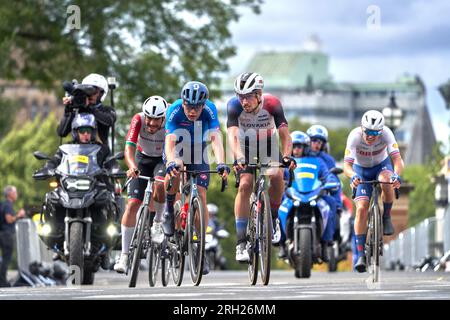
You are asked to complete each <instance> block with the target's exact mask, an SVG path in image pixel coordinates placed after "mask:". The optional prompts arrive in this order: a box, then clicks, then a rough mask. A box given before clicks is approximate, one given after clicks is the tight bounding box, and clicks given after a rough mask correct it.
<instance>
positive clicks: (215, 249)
mask: <svg viewBox="0 0 450 320" xmlns="http://www.w3.org/2000/svg"><path fill="white" fill-rule="evenodd" d="M229 236H230V233H229V232H228V231H227V230H225V229H223V228H220V227H217V225H216V224H215V223H211V221H210V223H209V225H208V227H207V228H206V237H205V252H206V258H207V259H208V262H209V267H210V268H211V270H216V269H219V270H225V269H226V263H227V260H226V258H225V257H224V256H223V250H222V246H221V245H220V240H221V239H225V238H228V237H229Z"/></svg>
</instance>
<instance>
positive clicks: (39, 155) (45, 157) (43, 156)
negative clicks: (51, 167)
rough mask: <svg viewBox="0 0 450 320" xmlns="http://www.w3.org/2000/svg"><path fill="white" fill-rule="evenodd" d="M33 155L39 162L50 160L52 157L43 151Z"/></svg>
mask: <svg viewBox="0 0 450 320" xmlns="http://www.w3.org/2000/svg"><path fill="white" fill-rule="evenodd" d="M33 155H34V157H35V158H36V159H38V160H50V157H49V156H48V155H47V154H45V153H43V152H41V151H35V152H33Z"/></svg>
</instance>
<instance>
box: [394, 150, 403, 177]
mask: <svg viewBox="0 0 450 320" xmlns="http://www.w3.org/2000/svg"><path fill="white" fill-rule="evenodd" d="M391 160H392V163H393V165H394V172H395V173H397V174H398V175H401V174H402V172H403V167H404V163H403V159H402V157H401V156H400V154H397V155H396V156H394V157H391Z"/></svg>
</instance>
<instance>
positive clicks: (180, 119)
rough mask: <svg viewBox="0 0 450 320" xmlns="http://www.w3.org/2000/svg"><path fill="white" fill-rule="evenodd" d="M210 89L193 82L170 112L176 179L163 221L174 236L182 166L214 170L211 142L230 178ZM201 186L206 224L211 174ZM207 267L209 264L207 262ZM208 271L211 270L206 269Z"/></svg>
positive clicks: (170, 175)
mask: <svg viewBox="0 0 450 320" xmlns="http://www.w3.org/2000/svg"><path fill="white" fill-rule="evenodd" d="M208 97H209V92H208V88H207V87H206V86H205V85H204V84H203V83H201V82H198V81H190V82H188V83H186V84H185V85H184V87H183V89H182V91H181V99H178V100H177V101H175V102H174V103H173V104H172V105H171V106H170V107H169V108H168V110H167V114H166V138H165V156H166V181H165V187H166V188H167V187H168V184H169V179H172V188H171V189H170V190H169V191H168V192H167V195H166V213H165V222H164V224H163V229H164V233H165V234H166V235H167V236H171V235H173V233H174V229H175V223H174V207H173V205H174V201H175V195H176V192H177V191H178V186H179V182H180V177H179V172H178V170H180V168H183V167H184V166H185V167H186V170H196V171H203V170H205V171H206V170H210V167H209V165H210V161H209V159H208V154H207V150H208V148H207V146H208V142H209V141H211V147H212V149H213V151H214V155H215V158H216V161H217V172H218V174H220V175H221V176H222V179H226V178H227V176H228V173H229V172H230V168H229V167H228V166H227V165H226V164H225V152H224V148H223V143H222V133H221V131H220V124H219V120H218V117H217V109H216V106H215V105H214V103H212V102H211V101H210V100H208ZM196 183H197V186H198V191H199V194H200V198H201V201H202V203H203V208H205V224H206V225H207V224H208V212H207V211H208V210H207V205H206V190H207V188H208V185H209V174H201V175H199V176H198V177H197V181H196ZM204 266H205V268H206V269H207V266H206V264H205V265H204ZM203 272H204V274H206V273H207V272H208V270H205V269H204V270H203Z"/></svg>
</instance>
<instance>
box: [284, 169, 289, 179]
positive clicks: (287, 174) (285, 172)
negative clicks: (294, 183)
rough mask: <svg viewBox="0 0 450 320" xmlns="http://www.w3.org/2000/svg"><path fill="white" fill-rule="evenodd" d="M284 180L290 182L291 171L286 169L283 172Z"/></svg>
mask: <svg viewBox="0 0 450 320" xmlns="http://www.w3.org/2000/svg"><path fill="white" fill-rule="evenodd" d="M283 179H284V181H289V169H288V168H285V169H284V171H283Z"/></svg>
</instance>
